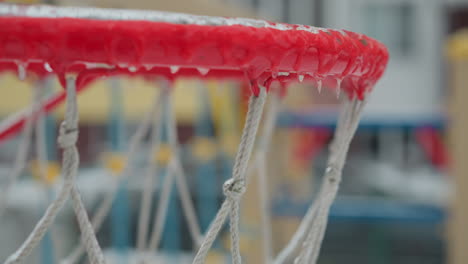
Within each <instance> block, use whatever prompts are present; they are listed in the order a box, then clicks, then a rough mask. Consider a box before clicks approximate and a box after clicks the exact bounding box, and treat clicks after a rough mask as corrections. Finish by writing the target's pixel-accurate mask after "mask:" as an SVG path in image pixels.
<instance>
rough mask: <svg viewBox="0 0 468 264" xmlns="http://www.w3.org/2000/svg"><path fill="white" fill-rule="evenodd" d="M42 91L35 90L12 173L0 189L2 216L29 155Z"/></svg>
mask: <svg viewBox="0 0 468 264" xmlns="http://www.w3.org/2000/svg"><path fill="white" fill-rule="evenodd" d="M40 99H41V93H40V92H39V91H38V89H34V90H33V96H32V99H31V100H32V101H31V105H32V107H31V108H30V109H29V111H28V112H29V113H28V114H27V116H28V117H27V119H26V123H25V126H24V130H23V133H22V134H21V137H20V142H19V144H18V150H17V152H16V157H15V161H14V163H13V164H14V165H13V168H12V169H11V170H10V173H9V174H8V175H7V182H6V183H5V184H4V185H3V186H2V188H1V190H0V218H1V217H2V215H3V213H4V211H5V209H6V207H7V203H8V195H9V193H10V191H11V188H12V187H13V186H14V185H15V183H16V181H17V179H18V177H19V176H20V175H21V172H22V171H23V169H24V167H25V165H26V163H27V157H28V150H29V147H30V145H31V139H32V132H33V127H34V126H33V123H34V112H35V111H36V109H37V108H38V107H39V106H40V105H41V101H40Z"/></svg>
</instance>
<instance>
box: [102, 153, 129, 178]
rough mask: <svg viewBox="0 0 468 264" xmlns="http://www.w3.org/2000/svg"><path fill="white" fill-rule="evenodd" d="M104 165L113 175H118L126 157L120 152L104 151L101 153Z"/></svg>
mask: <svg viewBox="0 0 468 264" xmlns="http://www.w3.org/2000/svg"><path fill="white" fill-rule="evenodd" d="M102 159H103V162H104V166H105V167H106V168H107V169H108V170H110V171H111V172H112V173H114V174H115V175H119V174H120V173H121V172H122V171H123V169H124V167H125V163H126V162H127V158H126V157H125V156H124V155H122V154H121V153H112V152H109V153H104V154H103V158H102Z"/></svg>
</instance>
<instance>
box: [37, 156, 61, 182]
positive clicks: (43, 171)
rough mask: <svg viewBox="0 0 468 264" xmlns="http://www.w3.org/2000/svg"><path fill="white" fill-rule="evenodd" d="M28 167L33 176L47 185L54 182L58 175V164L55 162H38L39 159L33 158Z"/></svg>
mask: <svg viewBox="0 0 468 264" xmlns="http://www.w3.org/2000/svg"><path fill="white" fill-rule="evenodd" d="M30 167H31V174H32V176H33V178H34V179H36V180H38V181H40V182H43V183H45V184H47V185H49V184H53V183H55V182H56V181H57V179H58V177H59V175H60V165H59V164H58V163H57V162H48V163H45V164H39V161H37V160H33V161H32V162H31V166H30Z"/></svg>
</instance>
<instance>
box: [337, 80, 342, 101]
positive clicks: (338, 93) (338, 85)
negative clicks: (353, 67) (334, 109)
mask: <svg viewBox="0 0 468 264" xmlns="http://www.w3.org/2000/svg"><path fill="white" fill-rule="evenodd" d="M341 81H342V80H341V79H340V78H336V98H337V99H338V98H340V93H341Z"/></svg>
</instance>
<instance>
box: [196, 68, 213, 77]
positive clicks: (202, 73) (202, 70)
mask: <svg viewBox="0 0 468 264" xmlns="http://www.w3.org/2000/svg"><path fill="white" fill-rule="evenodd" d="M197 70H198V72H200V74H201V75H203V76H205V75H207V74H208V73H209V72H210V69H208V68H201V67H200V68H197Z"/></svg>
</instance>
